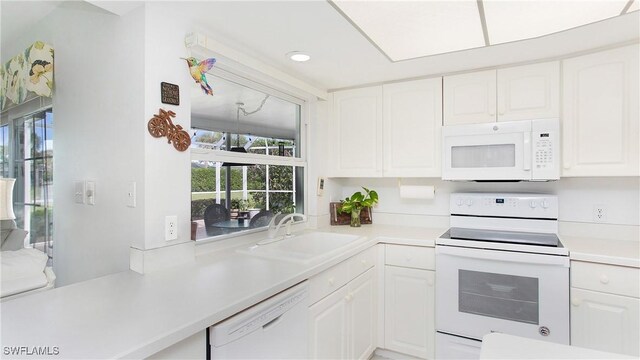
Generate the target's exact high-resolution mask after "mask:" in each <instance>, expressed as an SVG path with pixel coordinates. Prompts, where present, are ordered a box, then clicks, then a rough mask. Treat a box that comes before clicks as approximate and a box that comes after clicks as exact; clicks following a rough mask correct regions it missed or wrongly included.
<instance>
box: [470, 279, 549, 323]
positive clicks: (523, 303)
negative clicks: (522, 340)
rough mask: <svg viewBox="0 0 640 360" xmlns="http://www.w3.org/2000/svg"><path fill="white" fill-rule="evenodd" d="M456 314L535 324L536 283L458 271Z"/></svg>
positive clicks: (535, 281) (536, 317)
mask: <svg viewBox="0 0 640 360" xmlns="http://www.w3.org/2000/svg"><path fill="white" fill-rule="evenodd" d="M458 291H459V294H458V311H460V312H464V313H470V314H477V315H483V316H490V317H494V318H498V319H505V320H512V321H518V322H523V323H528V324H538V311H539V307H538V279H537V278H531V277H525V276H514V275H504V274H494V273H487V272H478V271H469V270H458Z"/></svg>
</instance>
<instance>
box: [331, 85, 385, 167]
mask: <svg viewBox="0 0 640 360" xmlns="http://www.w3.org/2000/svg"><path fill="white" fill-rule="evenodd" d="M332 113H333V116H332V122H331V124H332V126H331V130H330V131H331V132H332V134H333V136H332V140H331V141H332V145H331V149H332V157H331V161H332V167H333V176H339V177H353V176H355V177H368V176H371V177H373V176H382V86H375V87H368V88H363V89H355V90H346V91H338V92H335V93H334V94H333V111H332Z"/></svg>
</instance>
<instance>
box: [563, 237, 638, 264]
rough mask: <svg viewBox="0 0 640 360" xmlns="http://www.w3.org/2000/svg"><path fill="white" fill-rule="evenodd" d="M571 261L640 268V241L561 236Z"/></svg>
mask: <svg viewBox="0 0 640 360" xmlns="http://www.w3.org/2000/svg"><path fill="white" fill-rule="evenodd" d="M560 241H561V242H562V244H563V245H564V246H565V247H566V248H567V249H569V258H571V260H579V261H588V262H595V263H602V264H611V265H620V266H630V267H635V268H640V241H638V240H633V239H617V238H615V237H612V238H610V239H600V238H589V237H584V236H567V235H561V236H560Z"/></svg>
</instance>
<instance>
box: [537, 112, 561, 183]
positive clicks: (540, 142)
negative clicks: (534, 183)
mask: <svg viewBox="0 0 640 360" xmlns="http://www.w3.org/2000/svg"><path fill="white" fill-rule="evenodd" d="M531 125H532V129H531V130H532V131H531V145H532V147H533V149H532V150H533V151H532V155H533V159H532V160H533V161H532V170H533V176H532V180H536V179H545V180H551V179H559V178H560V156H559V155H560V149H559V147H560V142H559V133H560V129H559V124H558V122H557V120H556V121H555V122H554V121H547V120H536V121H533V122H532V124H531Z"/></svg>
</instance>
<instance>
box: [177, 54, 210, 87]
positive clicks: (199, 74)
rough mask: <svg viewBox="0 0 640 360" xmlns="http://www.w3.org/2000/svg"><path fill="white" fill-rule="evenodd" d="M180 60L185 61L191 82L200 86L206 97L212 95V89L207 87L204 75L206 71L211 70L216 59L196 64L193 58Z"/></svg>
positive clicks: (196, 61)
mask: <svg viewBox="0 0 640 360" xmlns="http://www.w3.org/2000/svg"><path fill="white" fill-rule="evenodd" d="M181 59H183V60H186V61H187V66H189V73H190V74H191V77H192V78H193V80H195V81H196V84H199V85H200V88H201V89H202V91H204V92H205V94H207V95H213V89H212V88H211V86H209V83H208V82H207V77H206V75H205V74H206V73H207V71H209V70H211V68H212V67H213V64H215V63H216V59H215V58H209V59H204V60H202V61H200V62H198V60H197V59H196V58H194V57H189V58H181Z"/></svg>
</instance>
